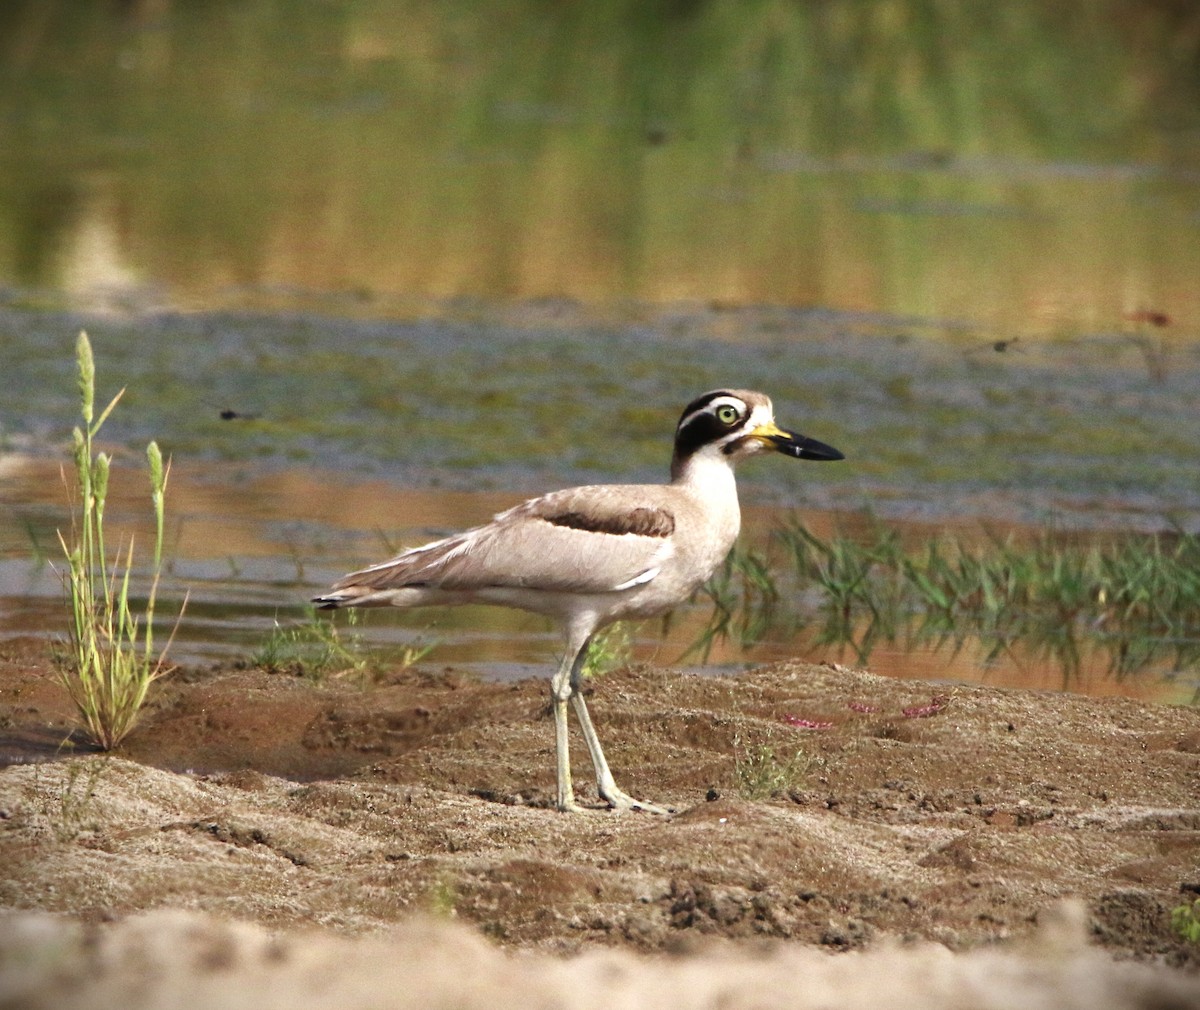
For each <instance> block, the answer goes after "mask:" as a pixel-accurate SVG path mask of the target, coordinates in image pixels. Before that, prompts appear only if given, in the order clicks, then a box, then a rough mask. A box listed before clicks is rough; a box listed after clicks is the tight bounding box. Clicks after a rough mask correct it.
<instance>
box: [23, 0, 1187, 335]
mask: <svg viewBox="0 0 1200 1010" xmlns="http://www.w3.org/2000/svg"><path fill="white" fill-rule="evenodd" d="M0 40H2V41H0V75H2V78H0V79H2V80H3V83H4V87H3V89H2V92H0V146H2V148H3V150H4V151H5V152H6V153H5V154H4V156H3V157H2V158H0V236H3V238H0V283H7V284H9V285H16V286H18V287H19V288H21V289H32V290H34V291H35V292H36V291H43V292H48V294H46V295H45V296H46V297H49V298H50V300H51V301H53V300H54V297H55V293H56V292H60V291H65V292H66V293H67V294H68V295H70V296H72V297H75V298H78V299H83V302H84V303H85V304H87V303H88V302H87V300H88V299H89V298H90V299H93V300H94V299H95V298H96V297H98V295H97V292H100V293H101V294H102V295H104V296H105V297H110V298H111V297H116V296H119V297H120V298H125V299H130V298H132V299H133V300H134V302H135V303H137V304H140V301H139V300H146V299H149V300H150V301H152V302H156V303H157V301H156V300H162V299H165V300H166V301H167V303H168V304H172V305H181V306H195V305H197V304H200V305H204V306H207V307H213V306H219V305H231V304H234V305H236V304H253V305H255V306H262V305H267V306H269V305H270V304H271V302H272V299H274V298H281V297H283V296H284V295H287V294H289V293H291V294H294V293H295V292H297V291H300V292H310V291H320V292H336V293H339V294H341V295H342V296H344V298H345V303H344V307H345V310H346V311H363V310H365V311H368V312H376V311H377V312H383V313H392V314H395V313H404V312H405V311H412V303H414V301H415V302H416V303H421V302H422V300H423V299H447V298H455V297H458V296H464V295H467V296H475V297H482V298H488V299H505V298H521V299H536V298H554V297H566V298H574V299H579V300H582V301H586V302H603V301H613V300H618V301H619V300H622V299H634V300H641V301H651V302H663V301H667V302H670V301H674V300H679V299H685V300H700V301H703V302H708V301H717V302H720V303H722V304H788V305H821V306H829V307H834V308H840V309H855V310H868V311H880V312H888V313H896V314H901V315H918V316H923V317H932V318H937V319H945V320H967V321H971V322H974V323H977V324H980V325H984V326H996V327H1007V328H1009V329H1016V330H1020V331H1021V332H1028V331H1036V332H1048V333H1056V334H1057V333H1061V332H1073V331H1077V330H1079V329H1080V328H1085V329H1086V328H1089V327H1090V328H1092V329H1096V328H1100V329H1105V328H1113V327H1119V326H1120V325H1121V322H1120V321H1121V317H1122V315H1123V314H1127V313H1129V312H1130V311H1133V310H1137V309H1140V308H1155V309H1160V310H1163V311H1166V312H1168V313H1169V314H1170V315H1171V317H1172V318H1173V320H1175V321H1176V323H1177V329H1176V330H1173V331H1172V332H1178V331H1179V330H1180V329H1188V328H1190V332H1191V333H1192V335H1194V331H1195V328H1196V327H1197V326H1200V303H1198V299H1200V295H1197V293H1196V286H1195V284H1194V278H1195V277H1196V276H1197V275H1200V242H1197V228H1198V222H1200V129H1198V126H1200V73H1198V72H1197V71H1198V70H1200V16H1198V15H1197V13H1196V12H1195V10H1194V9H1193V8H1192V7H1191V6H1190V5H1186V4H1178V3H1168V2H1158V3H1142V2H1134V0H1124V2H1116V0H1108V2H1104V0H1091V2H1082V0H1080V2H1071V3H1065V4H1053V5H1049V4H1043V3H1039V2H1034V0H1008V2H996V3H986V4H985V3H979V2H970V3H964V4H950V3H944V2H937V0H888V2H877V3H870V4H867V3H862V2H859V0H827V2H785V0H757V2H754V0H751V2H742V0H739V2H733V0H713V2H682V0H674V2H651V3H641V2H637V3H635V2H629V0H626V2H597V3H567V4H546V3H542V2H529V0H524V2H520V0H518V2H512V0H505V2H504V3H496V2H481V3H475V4H455V3H449V2H444V0H443V2H435V3H412V2H409V3H382V2H366V0H363V2H353V0H328V2H323V3H321V4H313V3H307V2H301V0H272V2H266V0H244V2H236V3H235V2H217V3H206V4H187V3H172V2H170V0H156V2H149V0H144V2H130V3H123V4H115V5H107V4H106V5H98V4H57V5H55V4H45V3H41V2H33V0H30V2H18V0H10V2H9V3H6V4H5V5H3V8H2V9H0ZM114 293H115V294H114ZM24 297H29V296H28V295H25V296H24ZM35 297H41V296H35Z"/></svg>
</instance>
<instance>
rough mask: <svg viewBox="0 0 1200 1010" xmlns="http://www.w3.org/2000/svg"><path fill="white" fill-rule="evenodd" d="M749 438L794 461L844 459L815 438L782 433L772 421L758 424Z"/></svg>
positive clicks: (787, 432)
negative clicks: (794, 459)
mask: <svg viewBox="0 0 1200 1010" xmlns="http://www.w3.org/2000/svg"><path fill="white" fill-rule="evenodd" d="M750 437H751V438H756V439H758V440H759V441H760V442H762V443H763V444H764V445H766V446H768V447H770V448H772V449H774V450H775V451H776V452H781V453H783V454H784V455H785V456H793V457H795V458H796V459H812V460H835V459H845V458H846V457H845V456H844V455H842V453H840V452H838V451H837V449H835V448H834V447H833V446H831V445H826V444H825V443H824V442H818V441H817V440H816V439H815V438H808V437H806V436H804V435H797V434H796V433H795V432H791V431H784V430H783V429H782V428H779V427H777V426H776V425H775V422H774V421H771V422H769V423H767V424H760V425H759V426H758V427H757V428H755V429H754V430H753V431H752V432H750Z"/></svg>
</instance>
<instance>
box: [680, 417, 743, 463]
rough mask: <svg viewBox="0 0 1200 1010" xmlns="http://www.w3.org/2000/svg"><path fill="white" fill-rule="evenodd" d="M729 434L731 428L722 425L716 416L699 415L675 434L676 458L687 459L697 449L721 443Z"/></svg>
mask: <svg viewBox="0 0 1200 1010" xmlns="http://www.w3.org/2000/svg"><path fill="white" fill-rule="evenodd" d="M729 433H730V429H729V426H728V425H726V424H722V423H721V422H720V421H718V420H717V419H716V417H715V416H714V415H712V414H709V413H700V414H697V415H695V416H694V417H693V418H692V419H691V420H690V421H688V423H687V424H685V425H684V426H683V427H682V428H680V429H679V431H677V432H676V433H675V456H676V458H677V459H687V458H688V457H689V456H690V455H692V453H694V452H695V451H696V450H697V449H700V448H703V447H704V446H706V445H709V444H711V443H713V442H716V441H719V440H720V439H722V438H725V436H727V435H728V434H729Z"/></svg>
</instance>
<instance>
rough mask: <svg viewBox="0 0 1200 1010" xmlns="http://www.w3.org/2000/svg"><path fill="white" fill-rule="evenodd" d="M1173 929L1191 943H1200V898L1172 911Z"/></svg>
mask: <svg viewBox="0 0 1200 1010" xmlns="http://www.w3.org/2000/svg"><path fill="white" fill-rule="evenodd" d="M1171 928H1172V929H1173V930H1175V932H1176V933H1178V934H1179V935H1180V936H1182V937H1183V938H1184V939H1185V940H1187V941H1188V942H1189V943H1200V898H1197V899H1196V900H1195V901H1193V902H1192V903H1191V904H1190V905H1180V906H1178V907H1177V908H1174V909H1172V910H1171Z"/></svg>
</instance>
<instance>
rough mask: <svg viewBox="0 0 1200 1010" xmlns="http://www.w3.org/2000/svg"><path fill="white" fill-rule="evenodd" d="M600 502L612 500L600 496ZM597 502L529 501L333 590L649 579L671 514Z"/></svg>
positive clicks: (598, 588)
mask: <svg viewBox="0 0 1200 1010" xmlns="http://www.w3.org/2000/svg"><path fill="white" fill-rule="evenodd" d="M599 504H600V505H605V504H611V503H609V502H608V501H607V500H604V499H601V500H600V502H599ZM585 505H587V506H590V507H583V506H585ZM596 505H597V502H596V501H595V500H592V501H590V502H586V503H581V502H580V501H579V500H578V499H577V498H576V492H557V493H555V494H551V495H546V496H544V497H542V498H534V499H531V500H530V501H527V502H524V503H523V504H521V505H518V506H516V507H515V508H511V509H509V510H508V511H507V512H501V513H500V514H499V515H497V516H496V517H495V519H494V520H493V521H492V522H491V523H489V524H488V525H486V526H477V527H475V528H474V529H470V530H467V531H465V532H464V533H460V534H458V535H456V536H452V537H447V538H445V539H443V540H435V541H434V542H432V543H428V544H424V545H423V546H421V547H414V548H412V549H411V550H407V551H404V552H403V553H402V554H399V555H397V556H396V557H394V558H392V559H391V560H390V561H384V562H382V563H381V564H377V565H372V566H371V567H369V568H364V569H362V570H361V571H358V572H352V573H351V574H349V575H347V576H345V577H343V578H342V579H339V580H338V581H337V582H336V583H335V584H334V587H333V588H334V590H341V589H347V588H351V587H355V588H359V587H361V588H369V589H398V588H401V587H403V586H416V585H422V586H424V585H428V586H435V587H438V588H443V589H447V590H456V589H457V590H471V589H481V588H486V587H497V586H504V587H514V586H523V587H528V588H534V589H543V590H548V591H566V592H572V591H573V592H617V591H620V590H624V589H631V588H633V587H635V586H638V585H642V584H644V583H647V582H649V581H651V580H652V579H653V578H654V577H655V576H656V575H658V573H659V571H660V570H661V568H662V564H663V563H664V562H665V561H666V559H667V558H668V557H670V555H671V554H672V553H673V550H672V546H671V539H670V535H671V533H672V532H674V529H675V519H674V517H673V516H672V515H671V513H670V512H669V511H667V510H665V509H661V508H636V509H632V510H630V509H623V510H622V509H618V508H612V507H610V508H608V509H597V508H596Z"/></svg>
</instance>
